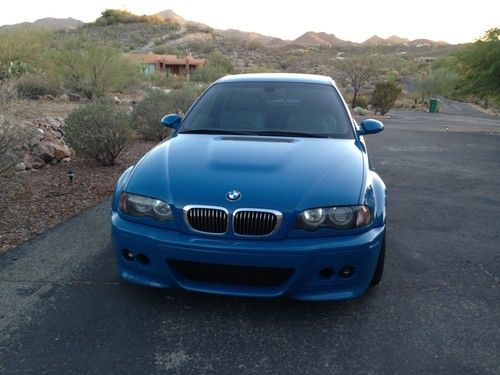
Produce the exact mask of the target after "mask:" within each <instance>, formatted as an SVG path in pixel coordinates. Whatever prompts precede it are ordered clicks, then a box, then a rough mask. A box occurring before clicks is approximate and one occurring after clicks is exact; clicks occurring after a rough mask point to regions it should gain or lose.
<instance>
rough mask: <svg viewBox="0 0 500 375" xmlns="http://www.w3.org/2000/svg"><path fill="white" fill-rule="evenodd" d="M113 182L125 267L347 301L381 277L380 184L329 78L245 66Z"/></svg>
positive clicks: (186, 282)
mask: <svg viewBox="0 0 500 375" xmlns="http://www.w3.org/2000/svg"><path fill="white" fill-rule="evenodd" d="M161 123H162V125H164V126H167V127H169V128H173V129H174V132H173V135H172V137H171V138H170V139H168V140H166V141H164V142H162V143H160V144H159V145H157V146H156V147H155V148H153V149H152V150H151V151H150V152H149V153H147V154H146V155H145V156H144V157H143V158H142V159H141V160H140V161H139V162H138V163H137V164H136V165H134V166H132V167H130V168H129V169H127V170H126V171H125V172H124V173H123V175H122V176H121V177H120V179H119V180H118V182H117V185H116V188H115V192H114V195H113V201H112V216H111V218H112V238H113V245H114V252H115V256H116V260H117V265H118V272H119V275H120V276H121V278H123V279H125V280H127V281H129V282H132V283H136V284H141V285H146V286H151V287H159V288H183V289H186V290H190V291H196V292H206V293H215V294H225V295H232V296H250V297H281V296H283V297H290V298H295V299H301V300H345V299H352V298H356V297H359V296H361V295H362V294H363V293H364V292H365V291H366V290H367V288H368V287H370V286H373V285H376V284H378V283H379V282H380V280H381V277H382V271H383V267H384V254H385V214H386V188H385V185H384V183H383V181H382V180H381V178H380V177H379V176H378V175H377V174H376V173H375V172H374V171H373V168H372V165H371V164H370V161H369V159H368V154H367V150H366V145H365V142H364V140H363V136H364V135H366V134H372V133H377V132H380V131H381V130H383V125H382V123H381V122H379V121H377V120H370V119H368V120H364V121H363V122H361V124H360V125H359V126H358V125H357V123H356V122H355V121H354V120H353V118H352V117H351V115H350V113H349V111H348V109H347V106H346V104H345V102H344V100H343V99H342V97H341V95H340V93H339V91H338V90H337V88H336V86H335V83H334V81H333V80H332V79H331V78H329V77H325V76H317V75H299V74H243V75H234V76H227V77H224V78H222V79H220V80H218V81H217V82H215V83H214V84H212V85H211V86H210V87H209V88H208V89H207V90H206V91H205V92H204V93H203V94H202V95H201V96H200V98H199V99H198V100H197V101H196V102H195V103H194V104H193V106H192V107H191V108H190V110H189V111H188V112H187V113H186V115H185V117H184V118H181V117H180V116H178V115H176V114H170V115H167V116H165V117H164V118H163V119H162V120H161Z"/></svg>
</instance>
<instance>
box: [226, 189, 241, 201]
mask: <svg viewBox="0 0 500 375" xmlns="http://www.w3.org/2000/svg"><path fill="white" fill-rule="evenodd" d="M226 198H227V199H228V200H230V201H237V200H238V199H240V198H241V193H240V192H239V191H238V190H231V191H230V192H228V193H227V194H226Z"/></svg>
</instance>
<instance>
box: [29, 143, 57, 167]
mask: <svg viewBox="0 0 500 375" xmlns="http://www.w3.org/2000/svg"><path fill="white" fill-rule="evenodd" d="M33 152H34V153H35V156H37V157H39V158H40V159H42V160H43V161H44V162H46V163H50V162H51V161H52V159H54V157H55V155H54V147H53V146H52V144H51V143H40V144H38V145H36V146H35V147H33Z"/></svg>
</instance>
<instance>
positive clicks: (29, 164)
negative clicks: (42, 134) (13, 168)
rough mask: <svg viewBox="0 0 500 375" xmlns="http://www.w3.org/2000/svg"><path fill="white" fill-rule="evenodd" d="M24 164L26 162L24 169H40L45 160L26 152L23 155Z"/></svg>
mask: <svg viewBox="0 0 500 375" xmlns="http://www.w3.org/2000/svg"><path fill="white" fill-rule="evenodd" d="M24 164H26V169H40V168H42V167H43V166H44V165H45V162H44V161H43V160H42V159H40V158H37V157H36V156H33V155H31V154H28V155H26V156H25V157H24Z"/></svg>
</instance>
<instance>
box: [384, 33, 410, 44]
mask: <svg viewBox="0 0 500 375" xmlns="http://www.w3.org/2000/svg"><path fill="white" fill-rule="evenodd" d="M385 40H386V41H388V42H389V43H390V44H391V45H392V44H407V43H408V42H409V41H410V39H407V38H400V37H399V36H397V35H391V36H390V37H389V38H386V39H385Z"/></svg>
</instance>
